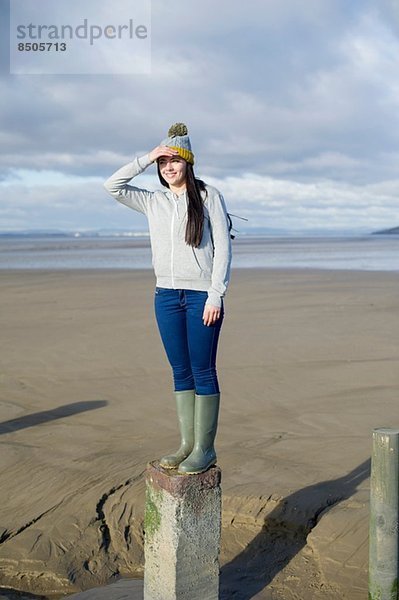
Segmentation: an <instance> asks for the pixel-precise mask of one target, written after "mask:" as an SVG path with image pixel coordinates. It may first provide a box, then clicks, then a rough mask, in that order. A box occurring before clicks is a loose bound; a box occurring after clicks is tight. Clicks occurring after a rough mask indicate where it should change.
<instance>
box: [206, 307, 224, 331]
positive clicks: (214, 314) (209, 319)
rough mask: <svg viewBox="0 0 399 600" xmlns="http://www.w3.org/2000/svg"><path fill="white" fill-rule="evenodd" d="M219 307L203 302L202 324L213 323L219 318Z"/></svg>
mask: <svg viewBox="0 0 399 600" xmlns="http://www.w3.org/2000/svg"><path fill="white" fill-rule="evenodd" d="M220 311H221V309H220V308H219V307H218V306H212V304H205V308H204V314H203V315H202V320H203V322H204V325H208V326H209V325H213V324H214V323H215V322H216V321H217V320H218V319H219V318H220Z"/></svg>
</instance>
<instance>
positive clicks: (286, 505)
mask: <svg viewBox="0 0 399 600" xmlns="http://www.w3.org/2000/svg"><path fill="white" fill-rule="evenodd" d="M370 462H371V461H370V459H368V460H366V461H365V462H363V463H362V464H360V465H359V466H358V467H356V468H355V469H354V470H353V471H351V472H350V473H348V474H347V475H344V476H343V477H339V478H338V479H333V480H331V481H322V482H320V483H316V484H314V485H310V486H308V487H305V488H303V489H302V490H298V491H297V492H295V493H293V494H291V495H290V496H287V497H286V498H284V500H282V501H281V502H280V503H279V505H278V506H277V507H276V508H275V509H274V510H273V511H272V512H271V513H269V514H268V515H267V517H266V519H265V523H264V525H263V527H262V530H261V531H260V532H259V533H258V534H257V535H256V536H255V538H254V539H253V540H252V541H251V542H250V543H249V544H248V546H247V547H246V548H245V549H244V550H243V551H242V552H240V554H238V555H237V556H236V557H235V558H234V559H233V560H231V561H230V562H229V563H227V564H226V565H224V567H223V568H222V570H221V574H220V600H250V598H253V597H254V596H255V595H256V594H258V593H259V592H260V591H262V590H263V589H264V588H265V587H266V586H267V585H269V584H270V583H271V582H272V581H273V579H274V577H275V576H276V575H277V573H279V572H280V571H281V570H282V569H284V567H285V566H286V565H287V564H288V563H289V562H290V561H291V560H292V559H293V558H294V556H295V555H296V554H297V553H298V552H300V551H301V550H302V548H303V547H304V546H305V545H306V539H307V536H308V534H309V532H310V531H311V530H312V529H313V527H315V525H316V524H317V523H318V521H319V520H320V518H321V517H323V516H324V515H325V514H326V513H327V512H328V511H329V510H330V509H331V508H332V506H334V505H336V504H338V503H339V502H341V501H343V500H346V499H348V498H350V497H351V496H352V495H353V494H354V493H355V492H356V490H357V488H358V485H359V484H361V483H362V482H363V481H364V480H365V479H367V478H368V477H369V475H370ZM301 515H302V516H303V517H304V518H303V519H302V520H300V517H301ZM305 515H311V516H310V517H309V518H308V519H306V517H305Z"/></svg>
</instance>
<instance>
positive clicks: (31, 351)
mask: <svg viewBox="0 0 399 600" xmlns="http://www.w3.org/2000/svg"><path fill="white" fill-rule="evenodd" d="M0 286H1V294H0V327H1V338H2V344H1V347H2V349H1V365H2V366H1V373H0V382H1V396H0V443H1V449H0V467H1V468H0V490H1V492H0V494H1V502H0V585H1V586H2V587H4V588H6V587H7V588H10V589H16V590H23V591H25V592H30V593H31V594H36V595H40V594H42V595H43V596H46V597H52V598H57V597H58V598H59V597H60V596H61V595H62V594H63V595H69V594H77V595H74V596H72V597H73V598H76V600H77V599H78V598H79V600H101V598H102V597H104V598H105V597H106V598H107V600H123V599H124V598H127V597H129V598H130V600H135V599H136V598H141V597H142V593H141V585H142V582H140V581H130V580H128V579H126V578H142V576H143V528H142V523H143V510H144V482H143V472H144V470H145V466H146V464H147V462H148V461H150V460H153V459H155V458H157V457H159V456H161V455H162V454H164V453H166V452H168V451H169V450H172V449H174V447H175V446H176V443H177V426H176V417H175V413H174V405H173V396H172V391H171V390H172V381H171V373H170V369H169V365H168V364H167V361H166V358H165V355H164V351H163V348H162V346H161V343H160V339H159V335H158V331H157V329H156V324H155V319H154V316H153V307H152V298H153V287H154V277H153V275H152V273H151V272H150V271H65V272H45V271H37V272H34V271H25V272H23V271H14V272H2V273H0ZM225 309H226V319H225V322H224V324H223V329H222V337H221V341H220V346H219V355H218V371H219V378H220V383H221V388H222V406H221V414H220V427H219V432H218V438H217V450H218V459H219V461H218V462H219V465H220V467H221V468H222V471H223V478H222V487H223V534H222V552H221V564H222V572H221V598H222V599H226V600H227V599H228V598H235V600H249V599H250V598H251V599H252V598H257V599H262V600H263V599H272V600H274V599H284V600H291V599H292V600H294V599H297V600H299V599H305V598H306V600H318V599H319V598H320V599H321V598H323V599H326V600H330V599H331V600H332V599H337V598H340V599H350V600H360V599H361V598H362V599H363V598H364V597H365V596H366V595H367V552H368V551H367V535H368V496H369V468H370V465H369V459H370V448H371V431H372V429H373V428H374V427H380V426H392V427H398V426H399V411H398V408H397V394H398V384H399V344H398V339H399V319H398V317H397V315H398V309H399V277H398V274H395V273H379V272H374V273H373V272H350V271H312V270H302V271H294V270H291V271H290V270H252V269H251V270H235V271H233V277H232V283H231V286H230V289H229V293H228V296H227V298H226V302H225ZM118 577H122V580H120V581H118V582H116V583H113V584H112V585H111V586H110V587H108V588H107V592H106V596H105V595H104V596H102V595H100V594H101V593H103V592H98V591H94V590H92V591H91V592H83V593H79V592H80V591H81V590H88V589H90V588H96V587H98V586H103V585H106V584H109V583H110V582H112V581H114V580H115V578H118ZM104 593H105V591H104ZM14 597H15V598H16V596H12V595H11V593H10V592H7V593H6V592H5V591H4V592H3V593H2V592H1V591H0V599H2V598H14ZM25 598H26V599H27V598H29V595H26V596H24V600H25Z"/></svg>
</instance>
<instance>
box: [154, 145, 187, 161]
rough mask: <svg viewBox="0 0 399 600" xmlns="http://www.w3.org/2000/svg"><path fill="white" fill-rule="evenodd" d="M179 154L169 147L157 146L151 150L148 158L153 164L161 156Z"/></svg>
mask: <svg viewBox="0 0 399 600" xmlns="http://www.w3.org/2000/svg"><path fill="white" fill-rule="evenodd" d="M178 155H179V153H178V152H177V150H173V148H169V146H157V147H156V148H154V150H151V152H150V153H149V155H148V156H149V158H150V160H151V162H155V161H156V160H157V159H158V158H160V157H161V156H178Z"/></svg>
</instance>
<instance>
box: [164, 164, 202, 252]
mask: <svg viewBox="0 0 399 600" xmlns="http://www.w3.org/2000/svg"><path fill="white" fill-rule="evenodd" d="M186 164H187V170H186V188H187V197H188V203H187V226H186V235H185V240H186V244H188V245H189V246H193V248H198V246H199V245H200V244H201V240H202V234H203V232H204V202H203V199H202V196H201V192H205V193H206V187H205V183H204V182H203V181H202V179H197V178H196V177H195V175H194V169H193V165H192V164H191V163H189V162H188V163H186ZM157 168H158V177H159V181H160V182H161V183H162V185H164V186H165V187H167V188H168V187H169V183H167V181H165V179H164V178H163V177H162V175H161V171H160V168H159V163H158V161H157Z"/></svg>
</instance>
